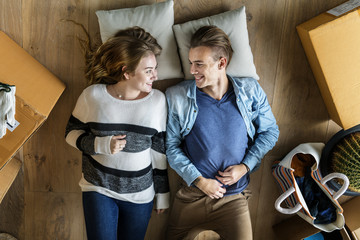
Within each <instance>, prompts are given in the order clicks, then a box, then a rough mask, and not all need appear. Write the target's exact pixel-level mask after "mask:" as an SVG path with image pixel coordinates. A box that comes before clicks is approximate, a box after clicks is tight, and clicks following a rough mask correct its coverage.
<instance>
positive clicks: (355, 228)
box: [342, 196, 360, 240]
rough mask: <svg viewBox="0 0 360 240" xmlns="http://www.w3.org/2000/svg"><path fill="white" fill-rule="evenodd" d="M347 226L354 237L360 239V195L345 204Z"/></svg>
mask: <svg viewBox="0 0 360 240" xmlns="http://www.w3.org/2000/svg"><path fill="white" fill-rule="evenodd" d="M342 207H343V209H344V217H345V223H346V226H347V227H348V228H349V230H350V231H351V233H352V235H353V237H354V239H356V240H360V196H357V197H354V198H352V199H350V200H349V201H347V202H346V203H344V204H343V206H342Z"/></svg>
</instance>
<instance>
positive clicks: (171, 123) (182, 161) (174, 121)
mask: <svg viewBox="0 0 360 240" xmlns="http://www.w3.org/2000/svg"><path fill="white" fill-rule="evenodd" d="M166 98H167V103H168V120H167V127H166V156H167V158H168V161H169V165H170V167H171V168H172V169H174V170H175V171H176V172H177V174H179V175H180V177H182V178H183V179H184V181H185V182H186V183H187V185H188V186H190V185H191V183H192V182H193V181H194V180H195V179H196V178H198V177H199V176H201V173H200V172H199V170H198V169H197V168H196V167H195V166H194V164H193V163H192V162H191V161H190V159H189V158H188V157H187V156H186V155H185V153H184V151H183V150H182V142H183V139H184V136H185V135H186V132H187V131H189V129H187V126H186V125H187V124H188V122H189V119H188V118H187V117H188V116H189V111H190V108H189V107H190V103H189V101H188V99H187V98H186V89H185V88H179V87H177V86H175V87H172V88H170V89H168V90H167V91H166Z"/></svg>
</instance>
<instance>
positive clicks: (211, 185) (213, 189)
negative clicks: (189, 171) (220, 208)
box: [196, 176, 226, 199]
mask: <svg viewBox="0 0 360 240" xmlns="http://www.w3.org/2000/svg"><path fill="white" fill-rule="evenodd" d="M198 179H199V181H198V182H197V183H196V186H197V187H198V188H199V189H200V190H201V191H203V192H204V193H205V194H206V195H208V196H209V197H210V198H212V199H214V198H216V199H219V198H222V197H223V196H224V194H225V192H226V189H225V188H223V185H222V184H221V183H219V182H218V181H216V180H215V179H208V178H204V177H202V176H200V177H199V178H198Z"/></svg>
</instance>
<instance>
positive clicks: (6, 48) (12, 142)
mask: <svg viewBox="0 0 360 240" xmlns="http://www.w3.org/2000/svg"><path fill="white" fill-rule="evenodd" d="M0 82H2V83H6V84H10V85H15V86H16V94H15V95H16V113H15V119H16V120H17V121H18V122H19V125H18V126H17V127H16V128H15V129H14V130H13V131H12V132H11V131H9V130H7V132H6V135H5V136H4V137H3V138H1V139H0V173H1V169H2V168H3V167H4V166H5V164H6V163H7V162H8V161H9V160H10V159H11V158H12V157H13V156H14V154H15V153H16V152H17V151H18V149H19V148H20V147H21V146H22V145H23V144H24V143H25V142H26V141H27V140H28V139H29V137H30V136H31V135H32V134H33V133H34V132H35V131H36V130H37V129H38V128H39V127H40V126H41V125H42V124H43V123H44V121H45V120H46V119H47V117H48V116H49V114H50V111H51V110H52V108H53V107H54V105H55V103H56V102H57V100H58V99H59V97H60V95H61V94H62V92H63V91H64V89H65V84H64V83H63V82H61V81H60V80H59V79H58V78H57V77H55V76H54V75H53V74H52V73H51V72H49V71H48V70H47V69H46V68H45V67H44V66H42V65H41V64H40V63H39V62H38V61H36V60H35V59H34V58H33V57H32V56H30V55H29V54H28V53H27V52H26V51H25V50H24V49H23V48H21V47H20V46H19V45H17V44H16V43H15V42H14V41H13V40H11V39H10V38H9V37H8V36H7V35H6V34H5V33H4V32H1V31H0Z"/></svg>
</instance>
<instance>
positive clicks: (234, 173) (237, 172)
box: [216, 164, 248, 186]
mask: <svg viewBox="0 0 360 240" xmlns="http://www.w3.org/2000/svg"><path fill="white" fill-rule="evenodd" d="M247 172H248V170H247V167H246V166H245V164H239V165H233V166H230V167H228V168H226V169H225V171H223V172H221V171H218V173H219V175H220V176H216V179H217V180H219V181H220V182H221V183H223V184H224V185H228V186H230V185H232V184H234V183H236V182H237V181H239V180H240V178H241V177H242V176H244V175H245V174H246V173H247Z"/></svg>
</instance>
